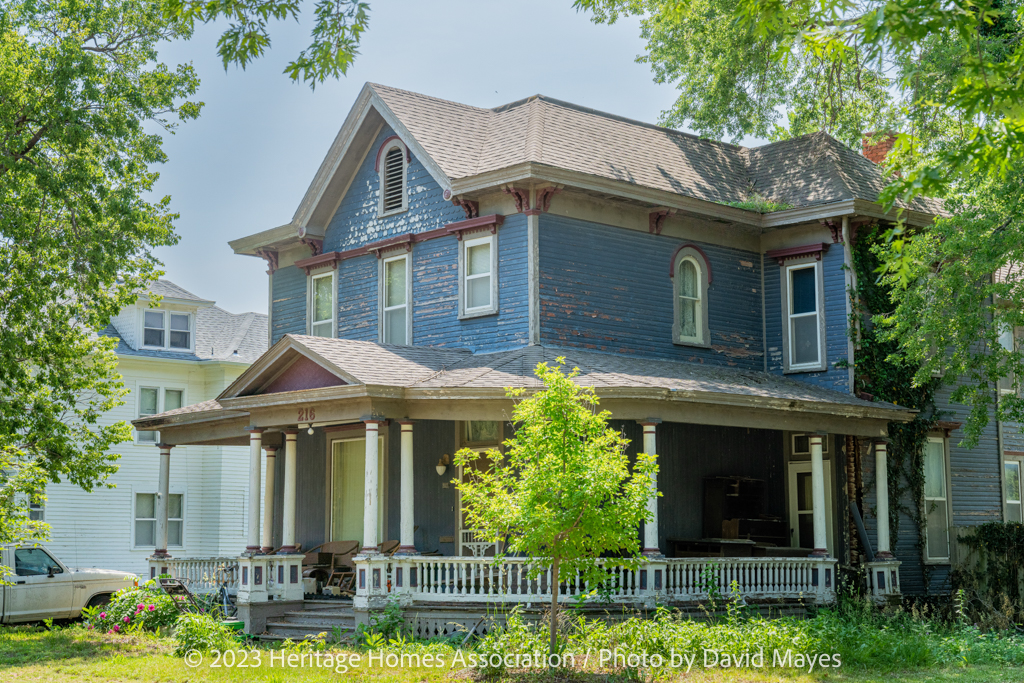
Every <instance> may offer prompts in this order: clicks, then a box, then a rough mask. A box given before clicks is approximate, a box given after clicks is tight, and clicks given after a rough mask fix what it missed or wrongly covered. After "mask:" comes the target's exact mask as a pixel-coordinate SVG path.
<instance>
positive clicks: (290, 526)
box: [281, 429, 299, 554]
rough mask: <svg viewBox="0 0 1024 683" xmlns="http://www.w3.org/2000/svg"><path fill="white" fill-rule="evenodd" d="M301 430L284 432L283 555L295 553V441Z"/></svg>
mask: <svg viewBox="0 0 1024 683" xmlns="http://www.w3.org/2000/svg"><path fill="white" fill-rule="evenodd" d="M298 434H299V430H297V429H285V430H284V511H283V512H282V514H281V554H287V553H294V552H295V445H296V444H295V439H296V438H297V437H298Z"/></svg>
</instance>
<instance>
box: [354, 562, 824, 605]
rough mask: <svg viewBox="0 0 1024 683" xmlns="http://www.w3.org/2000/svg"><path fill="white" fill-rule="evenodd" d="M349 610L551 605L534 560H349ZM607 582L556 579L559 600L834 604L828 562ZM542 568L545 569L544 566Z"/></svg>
mask: <svg viewBox="0 0 1024 683" xmlns="http://www.w3.org/2000/svg"><path fill="white" fill-rule="evenodd" d="M354 561H355V564H356V597H355V603H356V606H357V607H358V606H360V605H363V606H367V605H369V603H370V601H371V599H373V598H375V597H383V596H386V595H388V594H391V593H393V594H396V595H398V596H399V597H400V598H401V599H403V600H404V601H406V602H418V603H448V604H451V603H459V602H463V603H473V602H485V603H537V604H540V603H544V602H548V601H550V600H551V590H552V586H553V584H552V577H551V570H550V568H547V567H544V568H542V569H541V571H540V572H539V573H538V574H537V575H535V576H532V578H531V575H532V574H533V572H531V571H530V570H531V569H532V568H534V567H539V566H541V563H544V561H543V560H539V559H536V558H514V557H512V558H505V559H504V560H502V561H500V562H495V560H494V558H490V557H422V556H411V557H407V558H384V557H376V556H366V557H357V558H355V560H354ZM604 563H605V568H606V572H607V578H606V579H604V580H602V581H601V582H600V584H593V585H588V584H587V582H585V581H583V580H582V578H581V577H580V576H578V575H571V576H565V575H564V574H562V575H561V576H560V577H559V595H560V599H561V600H566V601H568V600H573V599H576V598H577V596H579V595H580V594H582V593H588V592H590V591H593V590H597V591H598V592H599V594H600V595H602V597H604V596H607V597H608V598H610V599H611V600H612V602H615V603H633V604H652V605H653V604H654V603H655V602H656V601H658V600H662V601H664V600H676V601H682V602H690V601H699V600H706V599H707V598H708V596H709V592H714V591H717V592H718V593H720V594H722V595H728V594H729V592H730V590H731V587H732V585H733V583H734V582H735V584H736V586H737V587H738V590H739V592H740V593H741V594H742V595H743V596H744V597H748V598H754V599H773V598H774V599H797V598H802V599H805V600H807V601H808V602H814V603H817V604H827V603H830V602H833V601H834V600H835V581H836V577H835V568H836V560H834V559H831V558H824V559H819V558H789V557H785V558H783V557H779V558H685V559H664V560H645V561H644V562H643V563H642V564H641V565H640V567H639V568H638V569H636V570H631V569H625V568H623V567H620V566H615V565H612V564H611V563H610V561H604ZM544 564H546V563H544Z"/></svg>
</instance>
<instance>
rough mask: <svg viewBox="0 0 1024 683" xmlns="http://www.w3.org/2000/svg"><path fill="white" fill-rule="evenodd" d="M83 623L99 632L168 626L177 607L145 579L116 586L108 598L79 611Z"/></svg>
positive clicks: (176, 616)
mask: <svg viewBox="0 0 1024 683" xmlns="http://www.w3.org/2000/svg"><path fill="white" fill-rule="evenodd" d="M82 616H83V617H84V621H85V627H86V628H87V629H90V630H92V629H94V630H96V631H99V632H100V633H139V632H145V631H149V632H153V631H159V630H161V629H167V628H169V627H171V626H172V625H173V624H174V622H175V620H177V618H178V609H177V607H175V606H174V601H173V600H172V599H171V597H170V596H169V595H167V594H166V593H164V592H163V591H162V590H160V588H158V587H157V585H156V582H154V581H149V582H147V583H145V584H143V585H142V586H137V587H136V586H129V587H127V588H123V589H121V590H119V591H118V592H117V593H115V594H114V595H113V597H111V599H110V602H109V603H108V604H106V605H103V606H100V607H87V608H86V609H85V610H83V611H82Z"/></svg>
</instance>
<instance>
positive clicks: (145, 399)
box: [135, 387, 185, 443]
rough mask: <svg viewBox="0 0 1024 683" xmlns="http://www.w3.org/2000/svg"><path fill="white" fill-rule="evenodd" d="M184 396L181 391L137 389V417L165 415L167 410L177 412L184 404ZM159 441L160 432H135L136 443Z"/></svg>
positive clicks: (154, 388)
mask: <svg viewBox="0 0 1024 683" xmlns="http://www.w3.org/2000/svg"><path fill="white" fill-rule="evenodd" d="M184 395H185V392H183V391H182V390H181V389H164V388H162V387H139V417H148V416H150V415H157V414H159V413H165V412H167V411H168V410H177V409H178V408H181V407H182V406H183V405H184V404H185V403H184ZM159 439H160V432H151V431H138V432H135V440H136V441H137V442H138V443H156V442H157V441H159Z"/></svg>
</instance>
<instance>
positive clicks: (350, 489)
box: [331, 437, 386, 545]
mask: <svg viewBox="0 0 1024 683" xmlns="http://www.w3.org/2000/svg"><path fill="white" fill-rule="evenodd" d="M385 462H386V459H385V457H384V437H380V438H379V439H378V442H377V541H378V542H381V541H384V540H385V538H384V505H385V501H384V490H385V489H384V474H385V472H384V463H385ZM365 473H366V439H365V438H363V439H344V440H339V441H332V442H331V540H332V541H359V543H360V545H361V544H362V543H363V511H364V509H365V507H366V504H365V500H364V494H365V491H366V488H365V484H364V481H363V478H364V474H365Z"/></svg>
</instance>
